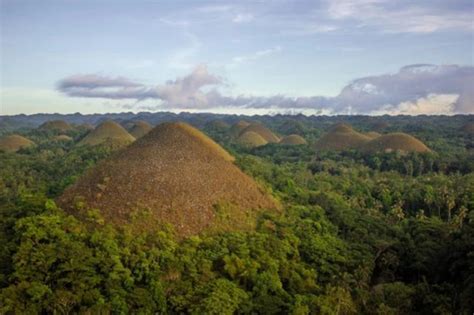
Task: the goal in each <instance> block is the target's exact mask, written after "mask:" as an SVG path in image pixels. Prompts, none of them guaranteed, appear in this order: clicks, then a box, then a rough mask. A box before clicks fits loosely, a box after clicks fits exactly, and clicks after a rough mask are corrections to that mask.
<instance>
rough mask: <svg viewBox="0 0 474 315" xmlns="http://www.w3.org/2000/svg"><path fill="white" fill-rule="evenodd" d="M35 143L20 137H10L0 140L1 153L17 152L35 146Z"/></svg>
mask: <svg viewBox="0 0 474 315" xmlns="http://www.w3.org/2000/svg"><path fill="white" fill-rule="evenodd" d="M34 144H35V143H34V142H33V141H31V140H29V139H27V138H25V137H23V136H20V135H16V134H14V135H9V136H3V137H1V138H0V151H4V152H17V151H19V150H20V149H23V148H28V147H31V146H33V145H34Z"/></svg>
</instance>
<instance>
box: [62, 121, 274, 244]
mask: <svg viewBox="0 0 474 315" xmlns="http://www.w3.org/2000/svg"><path fill="white" fill-rule="evenodd" d="M230 160H231V156H230V155H229V154H228V153H227V152H226V151H225V150H224V149H222V148H221V147H220V146H218V145H217V144H216V143H215V142H213V141H212V140H211V139H209V138H208V137H207V136H205V135H204V134H203V133H201V132H200V131H198V130H197V129H195V128H193V127H191V126H189V125H187V124H184V123H164V124H160V125H158V126H157V127H155V128H154V129H153V130H152V131H151V132H149V133H148V134H147V135H145V136H144V137H142V138H140V139H139V140H137V141H136V142H135V143H133V144H132V145H130V146H129V147H127V148H126V149H124V150H121V151H119V152H117V153H116V154H115V155H113V156H112V157H110V158H109V159H107V160H105V161H102V162H100V163H99V164H98V165H97V166H96V167H94V168H92V169H91V170H90V171H89V172H88V173H87V174H86V175H84V176H83V177H82V178H81V179H80V180H79V181H78V182H77V183H76V184H75V185H73V186H72V187H70V188H69V189H67V190H66V191H65V192H64V194H63V196H61V197H60V198H59V199H58V203H59V204H60V205H62V206H63V208H65V209H67V210H68V211H71V212H73V213H75V214H76V215H79V216H80V214H78V213H77V212H76V211H74V209H73V207H72V206H71V205H72V203H73V200H74V198H75V196H83V198H84V200H85V202H86V204H87V205H89V206H90V207H93V208H97V209H101V212H102V215H103V216H104V218H105V219H106V220H107V221H110V222H113V223H116V224H121V223H124V222H130V220H131V219H130V218H131V217H132V216H133V211H132V210H133V209H136V210H137V211H138V213H142V211H141V210H143V209H149V212H150V217H149V218H147V219H146V220H145V221H144V222H141V223H140V224H139V225H140V228H145V229H146V228H154V227H155V226H156V225H157V224H171V225H172V226H174V228H175V230H176V232H177V233H178V235H180V236H189V235H193V234H197V233H199V232H202V231H205V230H208V229H211V230H225V229H235V228H244V229H245V228H249V227H251V226H253V224H254V222H255V221H254V218H255V215H256V213H258V212H257V211H253V210H252V209H255V210H259V209H263V208H275V207H276V206H275V203H274V202H273V199H272V198H271V197H270V196H269V195H267V194H265V193H264V192H262V191H261V189H260V188H259V187H258V185H257V184H256V183H255V182H254V181H253V180H252V179H251V178H250V177H249V176H247V175H245V174H244V173H243V172H242V171H240V169H238V168H237V167H236V166H235V165H234V164H233V163H232V162H231V161H230ZM118 170H119V171H118ZM137 224H138V223H137Z"/></svg>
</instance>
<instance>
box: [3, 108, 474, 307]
mask: <svg viewBox="0 0 474 315" xmlns="http://www.w3.org/2000/svg"><path fill="white" fill-rule="evenodd" d="M265 119H266V121H265V124H266V125H268V126H269V127H271V128H272V130H275V131H276V132H279V133H280V134H291V133H297V134H299V135H300V136H302V137H303V138H305V139H306V140H307V141H308V142H309V143H310V145H306V146H305V145H297V146H285V145H279V144H267V145H265V146H261V147H258V148H248V147H242V146H239V145H238V144H234V143H233V142H232V140H231V139H232V136H231V135H229V130H228V129H224V128H214V127H212V128H209V129H205V130H206V132H207V133H208V134H209V135H210V136H211V137H212V138H213V139H215V140H216V141H218V142H219V143H220V144H221V145H223V146H224V147H225V148H226V149H228V151H229V152H231V153H232V154H233V155H234V156H235V157H236V161H235V162H234V163H235V164H236V165H238V166H239V167H240V168H241V169H242V170H243V171H244V172H245V173H247V174H249V175H250V176H251V177H253V178H254V179H255V180H256V181H257V182H259V183H260V184H261V185H263V186H264V187H265V188H266V189H267V190H268V191H270V192H272V193H273V195H274V196H275V198H277V199H279V200H280V202H281V204H282V206H283V209H282V211H281V212H278V213H275V212H273V213H266V212H265V213H261V214H260V215H259V217H258V219H257V222H256V224H255V225H256V228H255V229H254V230H234V231H230V232H222V231H221V232H218V231H215V232H214V231H209V232H208V233H202V234H200V235H194V236H190V237H187V238H185V239H178V238H176V237H175V236H174V235H175V234H174V231H173V229H172V227H167V226H165V227H162V226H160V227H159V228H157V229H156V230H146V231H143V232H141V233H137V231H136V230H135V229H133V220H131V221H130V223H128V224H122V225H119V226H117V225H110V224H108V223H107V220H105V219H104V217H103V216H102V212H101V209H84V211H85V212H84V213H85V215H84V217H81V219H78V218H77V217H74V216H72V215H70V214H68V213H66V212H64V211H63V209H60V208H59V207H58V206H57V205H56V203H55V202H54V200H56V198H57V197H58V196H60V195H62V193H63V191H64V190H65V189H66V187H68V186H70V185H71V184H73V183H74V182H76V180H77V179H78V178H79V177H80V176H82V175H83V174H84V172H85V171H86V170H87V169H90V168H91V167H93V166H94V165H95V164H96V163H97V162H98V161H101V160H104V159H105V158H107V157H109V156H110V155H111V154H112V149H111V148H110V147H105V146H94V147H91V146H76V145H75V142H77V141H79V140H80V139H82V138H83V137H84V135H85V133H86V132H87V131H86V130H85V129H74V130H70V131H68V133H67V135H68V136H70V137H71V138H72V139H73V140H74V141H55V136H57V135H58V134H57V133H54V132H53V131H50V130H46V131H45V130H26V129H21V130H18V131H17V132H18V133H19V134H21V135H23V136H25V137H26V138H28V139H31V140H32V141H34V142H35V143H36V144H37V145H36V146H33V147H29V148H23V149H20V150H19V151H18V152H17V153H12V152H0V165H2V167H0V225H1V228H0V246H1V248H2V249H3V250H2V251H0V314H4V313H5V314H14V313H18V314H42V313H57V314H67V313H93V314H96V313H114V314H115V313H118V314H120V313H124V314H126V313H133V314H150V313H157V314H174V313H192V314H234V313H237V314H472V312H473V310H474V299H473V296H474V158H473V157H474V155H473V148H474V145H473V142H472V141H473V140H472V137H471V136H468V135H466V134H465V133H464V131H463V129H462V126H464V125H465V124H466V121H465V119H464V118H462V117H461V118H460V117H435V118H430V117H420V118H411V119H410V118H406V117H405V118H404V117H393V118H390V117H384V119H385V120H386V122H384V124H383V128H381V127H380V128H378V129H379V130H380V129H383V130H382V131H381V132H383V133H384V134H385V133H386V132H406V133H408V134H412V135H414V136H416V138H418V139H420V140H421V141H423V142H424V143H426V145H427V146H428V147H429V148H430V149H432V152H421V153H420V152H412V153H402V152H400V151H394V152H375V153H369V152H361V151H356V150H346V151H337V152H327V151H325V152H323V151H317V152H316V151H315V150H314V148H312V147H311V144H313V143H314V142H316V141H317V139H319V138H320V136H321V135H322V134H324V133H326V132H327V130H328V129H329V128H330V126H331V125H332V124H333V123H334V121H329V120H326V119H329V118H320V120H317V121H314V120H311V118H304V117H300V118H298V117H296V118H294V120H293V119H292V120H290V122H289V123H287V122H285V121H284V120H283V118H280V117H275V118H265ZM296 119H298V120H297V121H295V120H296ZM315 119H316V118H315ZM374 119H375V118H373V119H372V118H367V117H354V118H351V119H350V121H349V122H350V123H351V125H353V126H355V127H356V128H357V130H361V132H369V131H370V130H373V129H372V128H373V126H375V125H377V124H380V125H382V124H381V123H380V122H377V121H375V120H374ZM420 122H423V123H420ZM419 126H423V128H421V127H419ZM280 127H281V128H282V129H279V128H280ZM386 129H387V130H386ZM189 130H190V131H189V132H191V131H192V132H193V134H197V131H193V130H191V129H189ZM152 132H153V131H152ZM145 140H146V138H142V139H141V140H140V141H145ZM203 143H204V144H203V145H206V146H209V143H208V142H203ZM226 163H228V161H227V162H226ZM143 185H144V184H143ZM138 188H140V187H138ZM78 206H79V207H80V206H81V204H80V203H79V204H78ZM177 210H178V209H177ZM233 211H234V210H233V209H232V205H228V204H225V203H222V204H218V205H216V207H215V209H214V212H215V214H216V216H217V217H218V218H220V219H222V220H226V219H227V217H228V216H229V215H232V212H233ZM138 212H139V213H137V216H140V215H141V216H146V215H147V211H144V210H142V211H138Z"/></svg>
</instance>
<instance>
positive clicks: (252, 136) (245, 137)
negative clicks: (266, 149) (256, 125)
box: [237, 131, 268, 148]
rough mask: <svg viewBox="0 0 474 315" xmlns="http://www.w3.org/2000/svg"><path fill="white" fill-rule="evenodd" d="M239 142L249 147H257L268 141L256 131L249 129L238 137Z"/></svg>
mask: <svg viewBox="0 0 474 315" xmlns="http://www.w3.org/2000/svg"><path fill="white" fill-rule="evenodd" d="M237 143H238V144H240V145H241V146H244V147H247V148H256V147H261V146H262V145H265V144H267V143H268V141H267V140H265V139H264V138H263V137H262V136H261V135H259V134H258V133H256V132H253V131H247V132H244V133H242V134H241V135H240V136H239V137H238V138H237Z"/></svg>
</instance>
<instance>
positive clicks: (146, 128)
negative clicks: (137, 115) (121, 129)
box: [129, 120, 153, 139]
mask: <svg viewBox="0 0 474 315" xmlns="http://www.w3.org/2000/svg"><path fill="white" fill-rule="evenodd" d="M152 129H153V126H152V125H150V124H149V123H147V122H146V121H143V120H139V121H135V122H134V123H133V125H132V127H131V128H130V130H129V133H130V134H131V135H132V136H133V137H134V138H135V139H138V138H141V137H143V136H144V135H146V134H147V133H148V132H150V130H152Z"/></svg>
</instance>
